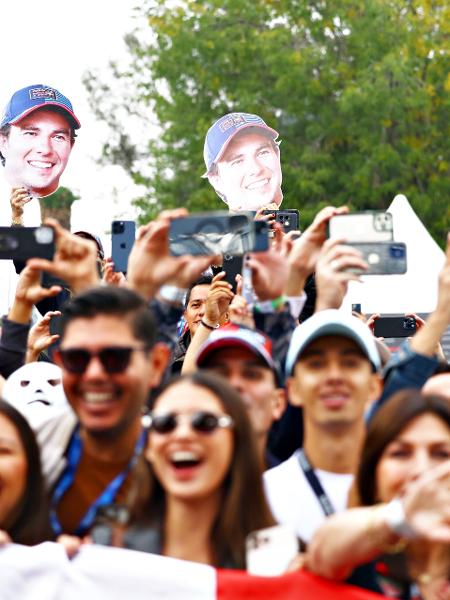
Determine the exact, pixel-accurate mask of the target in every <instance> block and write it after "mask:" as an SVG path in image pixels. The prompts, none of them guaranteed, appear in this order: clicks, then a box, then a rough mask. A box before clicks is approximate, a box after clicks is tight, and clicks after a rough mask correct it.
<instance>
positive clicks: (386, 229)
mask: <svg viewBox="0 0 450 600" xmlns="http://www.w3.org/2000/svg"><path fill="white" fill-rule="evenodd" d="M328 237H334V238H336V237H339V238H344V239H345V240H346V241H347V242H390V241H392V240H393V239H394V225H393V220H392V215H391V213H389V212H384V211H382V210H373V211H362V212H355V213H349V214H347V215H335V216H334V217H331V219H330V221H329V223H328Z"/></svg>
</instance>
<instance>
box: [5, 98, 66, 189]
mask: <svg viewBox="0 0 450 600" xmlns="http://www.w3.org/2000/svg"><path fill="white" fill-rule="evenodd" d="M72 145H73V139H72V131H71V126H70V122H69V120H68V118H67V117H66V116H65V115H64V113H62V112H59V111H57V110H55V109H54V108H51V107H48V108H46V107H44V108H38V109H36V110H33V111H32V112H31V113H29V114H28V115H26V116H25V117H23V118H22V119H21V120H20V121H18V122H17V123H15V124H13V125H11V126H10V129H9V132H8V134H7V135H0V152H1V153H2V155H3V157H4V159H5V167H4V176H5V178H6V180H7V182H8V183H9V184H10V185H11V187H24V188H26V189H27V190H28V192H29V194H30V196H34V197H36V198H41V197H43V196H48V195H49V194H52V193H53V192H55V191H56V190H57V189H58V186H59V179H60V177H61V175H62V174H63V172H64V169H65V168H66V165H67V162H68V160H69V156H70V152H71V150H72Z"/></svg>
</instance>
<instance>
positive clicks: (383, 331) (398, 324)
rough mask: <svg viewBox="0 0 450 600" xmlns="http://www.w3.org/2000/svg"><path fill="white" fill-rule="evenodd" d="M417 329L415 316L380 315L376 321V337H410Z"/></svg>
mask: <svg viewBox="0 0 450 600" xmlns="http://www.w3.org/2000/svg"><path fill="white" fill-rule="evenodd" d="M416 331H417V324H416V320H415V318H414V317H406V316H403V317H402V316H400V317H379V318H378V319H375V321H374V329H373V333H374V336H375V337H384V338H401V337H410V336H412V335H414V334H415V333H416Z"/></svg>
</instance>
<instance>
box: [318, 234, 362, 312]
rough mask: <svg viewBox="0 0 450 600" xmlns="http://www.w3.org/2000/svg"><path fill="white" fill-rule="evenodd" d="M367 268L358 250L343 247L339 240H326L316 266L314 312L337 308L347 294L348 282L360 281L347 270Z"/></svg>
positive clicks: (357, 276)
mask: <svg viewBox="0 0 450 600" xmlns="http://www.w3.org/2000/svg"><path fill="white" fill-rule="evenodd" d="M367 268H368V265H367V263H366V262H365V261H364V260H363V259H362V255H361V253H360V252H359V251H358V250H356V249H355V248H353V247H352V246H345V245H343V244H342V240H340V239H329V240H327V241H326V242H325V243H324V244H323V248H322V250H321V252H320V254H319V258H318V260H317V265H316V285H317V301H316V311H319V310H324V309H327V308H339V307H340V306H341V304H342V301H343V299H344V296H345V294H346V293H347V287H348V282H349V281H360V277H359V275H356V274H355V273H354V272H351V271H348V269H358V270H361V271H365V270H366V269H367Z"/></svg>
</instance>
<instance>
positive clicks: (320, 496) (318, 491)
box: [298, 449, 335, 517]
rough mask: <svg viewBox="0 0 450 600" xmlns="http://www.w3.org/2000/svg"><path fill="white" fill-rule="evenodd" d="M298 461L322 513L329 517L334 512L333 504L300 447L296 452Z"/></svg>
mask: <svg viewBox="0 0 450 600" xmlns="http://www.w3.org/2000/svg"><path fill="white" fill-rule="evenodd" d="M298 462H299V463H300V468H301V469H302V471H303V473H304V474H305V477H306V480H307V482H308V483H309V485H310V486H311V489H312V491H313V492H314V493H315V495H316V498H317V500H318V501H319V503H320V506H321V508H322V511H323V514H324V515H325V516H326V517H329V516H330V515H332V514H333V513H334V512H335V510H334V507H333V504H332V503H331V500H330V499H329V498H328V495H327V493H326V491H325V490H324V489H323V487H322V484H321V483H320V481H319V479H318V478H317V475H316V472H315V471H314V469H313V467H312V466H311V463H310V462H309V460H308V458H307V457H306V454H305V452H304V450H303V449H301V450H300V452H299V454H298Z"/></svg>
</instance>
